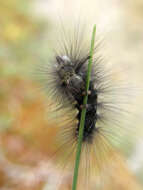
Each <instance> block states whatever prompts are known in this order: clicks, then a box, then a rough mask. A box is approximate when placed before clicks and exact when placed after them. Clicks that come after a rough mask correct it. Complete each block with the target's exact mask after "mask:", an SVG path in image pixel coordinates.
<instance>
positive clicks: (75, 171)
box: [72, 25, 96, 190]
mask: <svg viewBox="0 0 143 190" xmlns="http://www.w3.org/2000/svg"><path fill="white" fill-rule="evenodd" d="M95 34H96V25H94V27H93V32H92V39H91V48H90V58H89V62H88V70H87V78H86V95H85V96H84V99H83V109H82V112H81V118H80V126H79V137H78V144H77V152H76V160H75V168H74V176H73V184H72V190H76V189H77V180H78V171H79V163H80V155H81V149H82V139H83V131H84V123H85V117H86V105H87V100H88V90H89V84H90V75H91V69H92V60H93V52H94V42H95Z"/></svg>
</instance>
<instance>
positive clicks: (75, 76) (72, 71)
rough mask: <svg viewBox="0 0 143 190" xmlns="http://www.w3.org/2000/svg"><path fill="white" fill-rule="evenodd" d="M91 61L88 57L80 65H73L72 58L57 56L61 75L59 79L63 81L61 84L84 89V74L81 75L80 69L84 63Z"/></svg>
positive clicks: (58, 69)
mask: <svg viewBox="0 0 143 190" xmlns="http://www.w3.org/2000/svg"><path fill="white" fill-rule="evenodd" d="M87 59H89V57H87V58H86V59H84V60H82V61H81V62H80V63H79V64H78V65H76V64H75V63H72V61H71V60H70V58H69V57H68V56H66V55H64V56H62V57H61V56H57V57H56V60H57V63H58V64H57V72H58V75H59V78H60V80H61V83H62V84H63V85H65V86H67V87H69V88H70V87H73V88H74V87H76V88H81V87H83V83H84V81H83V77H82V73H80V69H81V68H82V66H83V65H84V63H85V62H86V61H87Z"/></svg>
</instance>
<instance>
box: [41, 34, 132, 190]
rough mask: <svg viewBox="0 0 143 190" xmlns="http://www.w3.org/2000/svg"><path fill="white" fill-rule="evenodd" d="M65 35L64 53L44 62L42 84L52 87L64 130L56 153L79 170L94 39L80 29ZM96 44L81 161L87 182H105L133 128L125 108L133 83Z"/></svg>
mask: <svg viewBox="0 0 143 190" xmlns="http://www.w3.org/2000/svg"><path fill="white" fill-rule="evenodd" d="M63 36H64V37H63V39H62V40H61V41H60V49H59V51H56V53H55V55H54V57H53V59H52V61H49V63H46V65H45V66H43V67H42V66H40V68H39V70H38V73H39V75H40V82H41V85H42V86H43V87H44V88H46V89H47V94H48V98H49V99H51V101H52V104H54V105H55V106H54V108H55V109H54V114H55V115H56V118H55V120H56V121H55V122H57V128H58V132H57V135H56V136H55V141H56V143H57V147H58V148H57V151H56V156H55V157H59V155H60V157H61V158H60V161H61V162H62V163H63V165H65V167H68V166H70V168H73V164H72V163H74V159H75V152H76V145H77V139H78V135H79V120H80V116H81V110H82V106H83V105H82V103H83V97H84V95H85V79H86V74H87V63H88V59H89V46H90V43H89V42H88V40H87V38H86V37H85V36H84V35H83V33H82V32H80V31H79V30H77V31H76V32H75V31H74V32H73V33H72V34H70V33H66V32H65V31H64V35H63ZM95 45H96V47H95V51H94V60H93V68H92V75H91V80H90V87H89V92H88V103H87V105H86V110H87V112H86V119H85V126H84V133H83V146H82V156H81V163H80V169H81V171H80V173H81V174H82V175H81V176H82V177H83V181H84V182H85V180H84V179H87V178H88V179H89V178H90V177H91V178H92V177H93V176H94V175H95V176H101V179H103V180H104V171H105V170H107V169H108V165H109V163H110V162H111V160H112V159H113V158H112V155H114V154H112V153H113V152H114V150H113V149H114V147H115V146H116V145H117V146H118V144H119V143H120V141H122V139H124V136H125V137H126V135H127V133H128V130H127V129H128V127H129V126H128V124H127V123H128V122H127V123H126V122H125V120H124V117H127V116H129V115H128V114H129V112H128V111H127V110H126V109H125V107H126V103H128V101H127V99H125V97H126V96H128V92H127V88H128V84H127V86H126V85H125V83H124V81H123V82H122V81H121V80H120V77H119V74H118V73H114V71H113V70H112V69H113V68H107V65H106V64H105V61H104V59H103V57H102V52H101V51H100V48H99V45H100V44H99V43H97V42H96V44H95ZM128 99H129V98H128ZM51 112H52V110H51ZM57 113H59V114H57ZM123 124H124V126H122V125H123ZM109 158H110V159H109ZM114 159H115V160H116V158H115V156H114ZM117 161H118V160H117ZM106 172H107V171H106ZM93 173H94V174H93ZM91 174H92V175H91ZM82 177H81V178H82ZM96 179H97V178H96ZM85 183H87V182H85ZM87 189H88V188H87Z"/></svg>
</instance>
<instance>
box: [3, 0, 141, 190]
mask: <svg viewBox="0 0 143 190" xmlns="http://www.w3.org/2000/svg"><path fill="white" fill-rule="evenodd" d="M59 18H62V20H63V21H64V22H65V23H69V24H70V22H73V20H74V19H76V18H80V19H81V18H82V19H83V20H85V22H86V24H87V25H88V26H91V27H92V25H93V24H94V23H96V24H97V33H100V34H101V36H102V35H103V36H104V37H105V39H106V42H107V47H108V48H107V52H106V53H107V56H108V55H109V57H110V58H109V59H110V60H111V61H112V62H114V63H115V64H117V66H118V64H120V67H122V68H123V71H124V72H125V74H126V70H128V73H129V74H128V75H129V76H127V77H128V79H129V81H133V83H134V84H137V86H138V87H139V88H138V89H139V90H138V91H142V87H143V63H142V60H143V1H142V0H124V1H120V0H100V1H97V0H78V1H77V0H72V1H68V0H31V1H23V0H6V1H4V0H0V147H1V148H0V190H23V189H24V190H25V189H28V190H55V189H57V182H58V178H59V174H58V170H57V169H56V168H55V167H54V165H53V164H52V163H51V162H50V161H49V159H48V158H49V155H50V154H51V152H52V151H53V149H52V147H51V146H49V145H50V143H51V142H52V141H53V140H54V131H50V130H49V129H48V128H47V126H48V125H49V123H48V120H47V119H46V114H47V111H46V109H45V99H46V95H44V94H43V93H41V92H40V91H38V90H36V88H37V86H36V83H35V82H33V80H32V74H30V72H32V68H33V66H34V65H35V64H37V63H40V61H41V60H44V61H48V58H49V56H50V55H51V53H52V52H51V46H52V39H53V38H56V37H55V36H52V34H53V31H54V30H56V26H57V23H58V22H59V20H60V19H59ZM134 110H135V113H136V115H137V116H136V117H135V119H133V121H132V123H133V124H134V127H135V128H136V127H137V136H138V138H137V140H136V141H135V142H134V143H133V144H131V145H130V146H123V151H124V153H125V157H126V158H127V162H126V164H125V167H127V168H129V170H130V173H131V175H133V179H132V180H134V181H136V182H135V183H137V184H140V185H141V186H142V188H141V189H143V139H142V137H143V136H142V132H143V127H142V125H143V111H142V110H143V94H142V93H140V92H139V95H138V96H137V100H136V105H135V107H134ZM118 167H120V166H118ZM126 175H128V174H126V170H125V173H124V176H120V178H124V179H126ZM117 177H119V176H117ZM127 181H128V177H127ZM127 181H126V182H127ZM67 184H69V185H67ZM60 188H61V189H64V188H65V189H70V183H69V177H65V182H63V186H62V187H59V189H60ZM103 189H106V190H107V189H109V190H111V189H117V187H116V188H112V185H111V186H110V187H104V188H103ZM119 189H122V188H119ZM127 189H130V188H125V190H127ZM134 189H135V188H134Z"/></svg>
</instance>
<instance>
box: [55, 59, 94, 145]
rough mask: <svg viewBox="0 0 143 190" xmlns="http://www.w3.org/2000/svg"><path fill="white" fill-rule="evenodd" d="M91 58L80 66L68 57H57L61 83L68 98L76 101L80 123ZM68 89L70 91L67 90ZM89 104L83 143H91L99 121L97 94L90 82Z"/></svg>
mask: <svg viewBox="0 0 143 190" xmlns="http://www.w3.org/2000/svg"><path fill="white" fill-rule="evenodd" d="M88 59H89V56H88V57H87V58H85V59H84V60H81V61H80V62H79V63H78V64H77V63H72V62H71V60H70V58H69V57H67V56H62V57H60V56H57V57H56V60H57V63H58V67H57V74H58V76H59V80H60V81H61V86H62V87H63V88H65V89H66V92H67V96H68V97H70V98H72V99H73V100H74V101H75V108H76V109H77V110H78V115H77V119H78V121H80V118H81V110H82V106H83V105H82V104H83V97H84V95H85V84H86V73H87V71H86V70H87V69H86V68H87V67H86V68H85V64H86V63H87V61H88ZM67 89H68V90H67ZM88 93H89V94H88V103H87V105H86V118H85V126H84V132H83V141H88V142H91V141H92V138H93V133H94V131H95V130H96V120H97V114H96V111H97V92H96V89H95V87H94V83H93V81H90V85H89V92H88ZM78 132H79V124H78V126H77V129H76V133H75V135H77V136H78Z"/></svg>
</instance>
